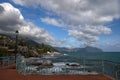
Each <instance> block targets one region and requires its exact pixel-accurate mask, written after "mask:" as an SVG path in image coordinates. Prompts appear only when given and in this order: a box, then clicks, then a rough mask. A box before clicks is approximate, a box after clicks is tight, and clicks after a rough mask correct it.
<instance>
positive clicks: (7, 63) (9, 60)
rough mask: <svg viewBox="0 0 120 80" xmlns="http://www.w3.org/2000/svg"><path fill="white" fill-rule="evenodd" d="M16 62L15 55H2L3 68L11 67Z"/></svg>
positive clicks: (0, 59) (0, 60)
mask: <svg viewBox="0 0 120 80" xmlns="http://www.w3.org/2000/svg"><path fill="white" fill-rule="evenodd" d="M14 62H15V57H14V56H5V57H0V63H1V66H2V68H6V67H10V66H11V64H14Z"/></svg>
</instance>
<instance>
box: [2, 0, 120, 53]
mask: <svg viewBox="0 0 120 80" xmlns="http://www.w3.org/2000/svg"><path fill="white" fill-rule="evenodd" d="M16 30H18V31H19V34H20V35H23V36H26V37H29V38H31V39H33V40H35V41H37V42H38V43H45V44H49V45H52V46H57V47H68V48H79V47H85V46H93V47H98V48H101V49H102V50H103V51H109V52H110V51H112V52H120V31H119V30H120V0H0V33H4V34H6V33H9V34H12V33H14V32H15V31H16Z"/></svg>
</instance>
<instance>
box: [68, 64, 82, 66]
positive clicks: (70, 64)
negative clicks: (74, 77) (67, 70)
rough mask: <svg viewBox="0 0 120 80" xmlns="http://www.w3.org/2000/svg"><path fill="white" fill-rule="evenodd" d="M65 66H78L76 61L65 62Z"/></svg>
mask: <svg viewBox="0 0 120 80" xmlns="http://www.w3.org/2000/svg"><path fill="white" fill-rule="evenodd" d="M66 65H67V66H80V65H79V64H78V63H66Z"/></svg>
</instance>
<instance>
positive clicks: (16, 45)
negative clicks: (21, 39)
mask: <svg viewBox="0 0 120 80" xmlns="http://www.w3.org/2000/svg"><path fill="white" fill-rule="evenodd" d="M15 33H16V43H15V59H16V54H17V53H18V34H19V31H18V30H16V31H15Z"/></svg>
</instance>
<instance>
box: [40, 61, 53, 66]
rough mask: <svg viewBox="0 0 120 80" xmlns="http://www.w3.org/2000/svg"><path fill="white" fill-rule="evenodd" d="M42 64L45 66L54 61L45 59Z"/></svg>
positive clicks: (50, 64)
mask: <svg viewBox="0 0 120 80" xmlns="http://www.w3.org/2000/svg"><path fill="white" fill-rule="evenodd" d="M42 65H43V66H52V65H53V63H52V61H50V60H45V61H43V63H42Z"/></svg>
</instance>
